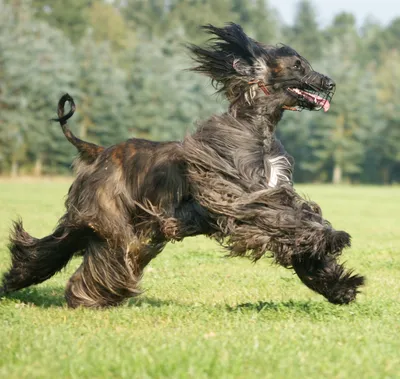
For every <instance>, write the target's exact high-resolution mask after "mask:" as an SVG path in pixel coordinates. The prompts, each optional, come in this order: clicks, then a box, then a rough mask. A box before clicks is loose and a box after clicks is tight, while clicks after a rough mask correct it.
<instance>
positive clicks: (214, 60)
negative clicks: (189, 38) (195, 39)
mask: <svg viewBox="0 0 400 379" xmlns="http://www.w3.org/2000/svg"><path fill="white" fill-rule="evenodd" d="M202 29H203V30H205V31H206V32H207V33H208V34H211V35H213V36H214V37H213V38H211V39H210V41H209V42H210V43H209V44H208V45H207V46H206V47H205V48H202V47H199V46H196V45H189V46H188V48H189V50H190V51H191V53H192V56H193V59H194V60H195V62H197V63H198V65H197V66H196V67H194V68H192V71H196V72H200V73H203V74H206V75H207V76H210V77H211V78H212V80H213V84H222V88H221V89H220V90H221V91H223V90H224V89H226V87H227V86H228V83H229V82H230V81H231V80H232V79H233V78H234V77H236V78H237V77H240V76H242V77H252V76H253V75H254V68H253V65H254V64H255V62H256V61H257V60H258V59H260V58H261V57H267V55H268V54H267V51H266V50H265V49H264V48H263V47H262V46H261V45H260V44H259V43H257V42H256V41H254V40H253V39H251V38H249V37H248V36H247V35H246V34H245V33H244V31H243V29H242V28H241V26H240V25H237V24H234V23H230V24H228V25H227V26H225V27H223V28H217V27H215V26H213V25H205V26H202Z"/></svg>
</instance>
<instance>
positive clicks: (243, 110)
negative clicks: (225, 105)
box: [229, 95, 283, 134]
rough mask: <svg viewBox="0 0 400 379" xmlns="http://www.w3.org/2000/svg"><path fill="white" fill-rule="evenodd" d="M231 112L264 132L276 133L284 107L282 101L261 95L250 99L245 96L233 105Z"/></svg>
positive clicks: (238, 118)
mask: <svg viewBox="0 0 400 379" xmlns="http://www.w3.org/2000/svg"><path fill="white" fill-rule="evenodd" d="M229 113H230V114H231V115H232V116H233V117H235V118H236V119H237V120H244V121H246V122H250V123H251V124H252V125H253V126H254V127H255V129H257V130H262V131H263V134H274V132H275V129H276V126H277V124H278V122H279V121H280V120H281V118H282V114H283V109H282V105H281V103H280V101H277V100H273V99H271V98H267V97H266V96H264V95H261V96H259V97H257V98H256V99H253V100H250V101H248V100H247V99H246V98H245V97H243V98H241V99H239V100H238V101H236V102H235V103H233V104H232V105H231V107H230V109H229Z"/></svg>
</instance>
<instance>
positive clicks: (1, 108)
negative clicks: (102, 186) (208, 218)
mask: <svg viewBox="0 0 400 379" xmlns="http://www.w3.org/2000/svg"><path fill="white" fill-rule="evenodd" d="M228 21H234V22H238V23H240V24H241V25H242V26H243V28H244V29H245V31H246V32H247V33H248V34H250V35H251V36H252V37H254V38H256V39H258V40H261V41H263V42H265V43H277V42H284V43H286V44H289V45H291V46H292V47H294V48H295V49H296V50H298V51H299V52H300V53H301V54H302V55H304V56H305V57H306V58H307V59H309V60H310V61H311V62H312V63H313V66H314V68H315V69H316V70H321V71H322V72H324V73H326V74H328V75H330V76H331V77H333V78H334V79H335V81H336V82H337V93H336V94H335V97H334V101H333V103H334V104H333V106H332V108H331V110H330V111H329V112H328V113H327V114H322V113H323V112H301V113H298V112H286V113H285V116H284V122H283V123H281V124H280V127H279V135H280V138H281V139H282V140H283V142H284V144H285V146H286V148H287V150H288V151H289V152H290V153H291V154H292V155H294V157H295V159H296V170H295V180H296V181H297V182H314V181H320V182H329V181H333V182H334V183H340V182H354V183H385V184H386V183H393V182H399V181H400V101H399V98H400V87H399V85H400V44H399V41H400V17H399V18H396V19H394V20H393V21H392V22H391V23H390V24H389V25H387V26H382V25H380V24H378V23H375V22H372V21H366V22H365V23H364V24H363V25H362V27H361V28H360V27H357V25H356V22H355V18H354V16H353V15H352V14H349V13H341V14H338V15H336V16H335V17H334V18H333V20H332V22H331V24H330V25H328V26H326V27H324V28H321V26H320V25H319V23H318V15H317V14H316V13H315V11H314V7H313V4H312V3H311V2H310V1H307V0H302V1H299V3H298V6H297V13H296V17H295V21H294V23H293V24H292V25H285V24H284V23H283V22H282V21H281V20H280V18H279V15H278V14H277V12H276V11H275V10H274V9H273V8H272V7H271V6H270V4H269V3H268V1H266V0H218V1H217V0H215V1H206V0H114V1H110V0H108V1H106V0H87V1H85V0H69V1H68V2H66V1H63V0H0V174H7V175H8V174H11V175H18V174H34V175H42V174H56V173H68V171H69V169H70V162H71V158H72V156H73V155H74V153H75V151H74V148H73V147H72V146H71V145H70V144H69V143H67V142H66V141H65V139H64V137H63V135H62V133H61V131H60V128H59V127H58V125H56V124H54V123H53V122H50V121H49V119H50V118H51V117H54V116H55V115H56V113H55V109H56V104H57V101H58V98H59V97H60V95H61V94H63V93H64V92H69V93H70V94H71V95H72V96H73V97H74V98H75V100H76V103H77V105H78V112H77V114H76V116H75V117H74V119H73V121H72V122H71V124H72V125H73V128H74V130H75V131H76V133H77V134H78V135H80V136H81V137H82V138H84V139H88V140H90V141H93V142H96V143H99V144H103V145H110V144H113V143H116V142H119V141H121V140H123V139H126V138H129V137H142V138H151V139H158V140H167V139H180V138H182V137H183V136H184V135H185V133H186V132H187V131H189V130H190V129H192V128H193V125H194V123H195V121H196V120H202V119H205V118H207V117H208V116H210V115H211V114H212V113H214V112H221V111H222V110H223V109H224V108H226V104H224V102H223V99H220V98H218V97H217V96H216V95H214V94H213V89H212V87H211V85H210V83H209V82H208V80H207V79H206V78H204V77H201V76H198V75H196V74H193V73H190V72H187V71H185V68H188V67H190V60H189V59H188V56H187V54H186V51H185V49H184V46H183V44H184V43H185V42H188V41H190V42H194V43H202V42H203V41H204V38H205V37H204V35H202V33H199V30H198V25H201V24H205V23H214V24H216V25H222V24H223V23H225V22H228Z"/></svg>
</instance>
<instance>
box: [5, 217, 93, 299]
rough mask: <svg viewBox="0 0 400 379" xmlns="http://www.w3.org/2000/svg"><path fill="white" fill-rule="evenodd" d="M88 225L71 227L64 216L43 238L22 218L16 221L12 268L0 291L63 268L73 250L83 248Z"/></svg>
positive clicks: (11, 241)
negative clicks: (28, 229) (31, 231)
mask: <svg viewBox="0 0 400 379" xmlns="http://www.w3.org/2000/svg"><path fill="white" fill-rule="evenodd" d="M91 234H93V232H92V231H91V230H90V229H89V228H82V229H79V228H75V229H74V228H70V227H68V226H67V225H66V224H65V221H64V219H61V220H60V222H59V225H58V226H57V228H56V229H55V231H54V233H52V234H50V235H49V236H46V237H43V238H34V237H32V236H30V235H29V234H28V233H27V232H26V231H25V230H24V228H23V226H22V222H21V221H18V222H15V223H14V230H13V232H12V234H11V237H10V245H9V249H10V253H11V268H10V269H9V271H8V272H7V273H6V274H4V277H3V283H2V288H1V289H0V293H2V294H6V293H9V292H13V291H17V290H20V289H22V288H25V287H29V286H31V285H33V284H38V283H41V282H43V281H45V280H47V279H49V278H50V277H52V276H53V275H54V274H55V273H56V272H58V271H60V270H61V269H62V268H63V267H64V266H66V265H67V263H68V262H69V261H70V259H71V258H72V257H73V255H74V253H76V252H78V251H79V250H82V249H84V247H85V241H86V237H88V236H90V235H91Z"/></svg>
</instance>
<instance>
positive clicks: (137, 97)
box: [128, 35, 220, 140]
mask: <svg viewBox="0 0 400 379" xmlns="http://www.w3.org/2000/svg"><path fill="white" fill-rule="evenodd" d="M176 39H177V38H176V36H175V35H173V36H170V38H168V37H167V38H166V39H164V40H156V41H153V43H152V44H151V45H149V44H147V43H143V44H140V45H139V46H138V48H137V49H136V51H135V52H134V54H133V57H132V56H131V55H130V60H131V62H132V69H131V70H130V71H129V72H130V77H129V81H128V87H129V88H130V93H131V100H130V101H131V104H132V105H131V115H130V117H129V119H131V120H132V128H133V129H132V132H133V135H134V136H135V137H142V138H155V139H158V140H170V139H181V138H182V137H183V136H184V135H185V133H186V131H187V130H189V129H190V128H191V127H192V126H193V123H194V121H195V120H198V119H204V118H206V117H208V116H210V115H211V114H212V113H214V112H215V111H218V110H220V105H219V104H218V102H217V101H216V98H215V97H213V96H212V92H213V90H212V89H211V85H210V84H209V82H208V80H207V78H204V77H201V76H199V75H196V74H195V73H191V72H187V71H186V70H185V69H187V68H188V67H190V64H191V62H189V61H188V59H187V58H186V57H185V56H184V55H183V54H182V48H181V47H179V45H178V46H177V44H174V42H173V41H176Z"/></svg>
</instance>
